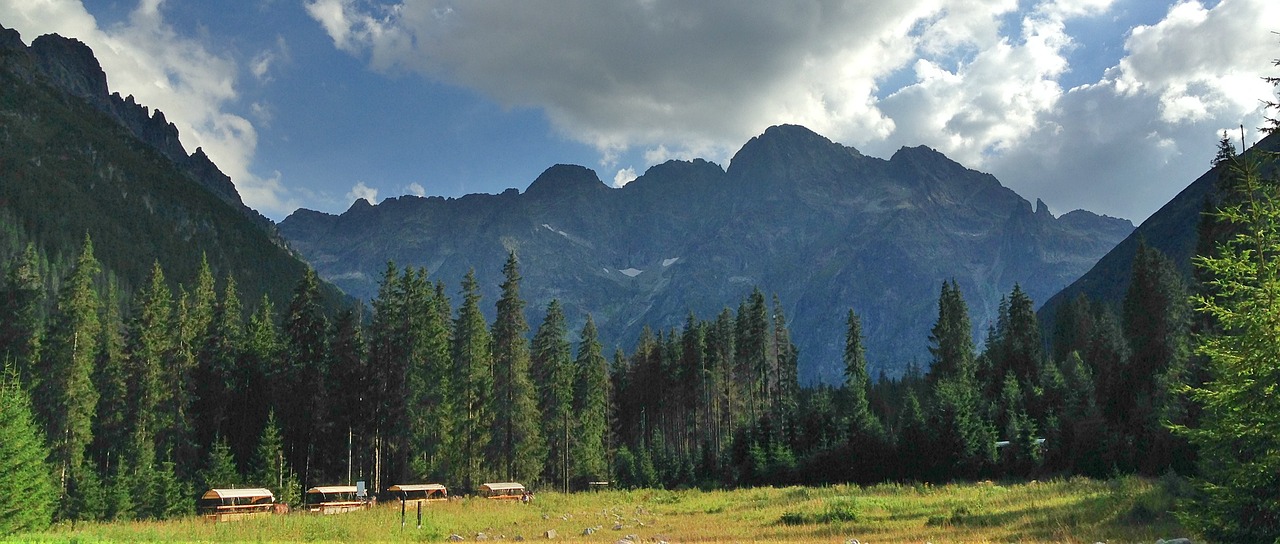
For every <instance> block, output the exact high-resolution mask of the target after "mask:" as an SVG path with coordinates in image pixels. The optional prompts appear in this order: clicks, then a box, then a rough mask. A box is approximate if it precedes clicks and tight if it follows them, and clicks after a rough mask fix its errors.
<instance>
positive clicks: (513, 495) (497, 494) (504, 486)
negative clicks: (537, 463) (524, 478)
mask: <svg viewBox="0 0 1280 544" xmlns="http://www.w3.org/2000/svg"><path fill="white" fill-rule="evenodd" d="M526 493H527V492H526V491H525V489H524V486H523V485H520V484H518V483H515V482H500V483H490V484H483V485H481V486H480V496H481V497H484V498H486V499H507V500H519V499H522V498H524V496H525V495H526Z"/></svg>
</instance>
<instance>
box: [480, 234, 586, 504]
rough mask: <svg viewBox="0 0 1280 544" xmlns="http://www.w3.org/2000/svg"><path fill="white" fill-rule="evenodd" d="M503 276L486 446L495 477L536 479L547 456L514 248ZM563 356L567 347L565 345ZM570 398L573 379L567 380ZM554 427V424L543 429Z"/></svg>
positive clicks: (496, 328)
mask: <svg viewBox="0 0 1280 544" xmlns="http://www.w3.org/2000/svg"><path fill="white" fill-rule="evenodd" d="M502 273H503V276H504V278H505V279H504V280H503V282H502V295H501V297H499V298H498V303H497V317H496V318H495V320H494V322H493V421H492V424H491V425H492V426H491V427H490V428H491V429H492V432H491V437H490V442H489V451H490V452H491V453H490V459H491V460H492V461H491V462H492V464H493V466H494V468H495V469H497V475H498V477H499V478H501V479H504V480H509V481H520V480H524V481H531V480H534V479H537V478H538V477H539V476H540V475H541V473H542V468H543V464H544V463H545V461H546V455H547V453H546V449H547V445H546V441H545V439H544V438H543V436H542V429H541V419H542V416H541V414H540V413H539V411H538V398H537V392H536V391H535V390H534V387H533V379H532V378H530V376H529V365H530V354H529V341H528V339H527V337H526V335H527V334H528V332H529V323H528V321H526V320H525V317H524V304H525V303H524V300H523V299H521V298H520V267H519V263H518V262H517V260H516V255H515V253H509V254H508V255H507V263H506V265H504V266H503V267H502ZM565 351H566V357H565V358H566V359H567V358H568V355H567V351H568V349H567V347H566V350H565ZM570 398H572V382H570ZM547 430H548V431H554V429H547Z"/></svg>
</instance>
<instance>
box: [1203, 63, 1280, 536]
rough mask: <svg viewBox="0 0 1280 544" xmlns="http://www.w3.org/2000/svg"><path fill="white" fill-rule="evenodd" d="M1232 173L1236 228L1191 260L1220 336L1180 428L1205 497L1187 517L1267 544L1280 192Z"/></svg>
mask: <svg viewBox="0 0 1280 544" xmlns="http://www.w3.org/2000/svg"><path fill="white" fill-rule="evenodd" d="M1278 82H1280V80H1278ZM1232 167H1233V168H1236V169H1237V171H1238V175H1237V176H1235V178H1236V180H1235V185H1234V186H1233V187H1231V188H1230V190H1232V191H1233V192H1234V193H1235V195H1236V196H1237V197H1238V198H1237V199H1236V200H1235V201H1234V202H1231V203H1227V204H1224V205H1223V206H1222V207H1220V208H1219V209H1218V210H1217V212H1216V213H1215V217H1216V218H1217V220H1218V221H1220V222H1224V223H1229V224H1232V225H1235V226H1238V227H1239V230H1238V231H1237V233H1236V234H1235V235H1233V236H1231V237H1230V238H1229V239H1228V240H1227V241H1225V242H1223V243H1221V244H1219V245H1218V248H1217V253H1216V255H1200V256H1197V257H1196V258H1195V264H1196V266H1197V267H1200V268H1204V269H1206V270H1208V271H1209V272H1210V274H1208V275H1209V276H1210V277H1212V278H1213V280H1212V281H1211V282H1210V284H1209V285H1208V287H1209V289H1208V293H1205V294H1197V295H1196V296H1195V298H1194V303H1195V306H1196V309H1197V311H1199V312H1201V313H1204V314H1208V315H1210V316H1212V318H1213V320H1214V321H1216V322H1217V323H1218V324H1219V325H1220V327H1221V329H1220V332H1218V333H1217V334H1206V335H1202V336H1200V337H1199V338H1198V346H1197V350H1198V351H1199V352H1200V353H1202V354H1203V355H1205V356H1206V357H1207V359H1208V364H1209V369H1208V370H1209V377H1210V378H1209V380H1208V382H1206V383H1205V384H1204V385H1203V386H1199V387H1196V388H1194V389H1193V390H1192V393H1191V394H1192V398H1193V399H1194V400H1195V402H1196V405H1197V406H1198V407H1200V408H1201V409H1202V410H1203V413H1202V415H1201V418H1200V420H1199V422H1198V423H1197V425H1196V427H1194V428H1192V429H1190V430H1187V429H1185V428H1182V429H1181V430H1183V431H1185V432H1186V433H1187V435H1188V436H1189V437H1190V439H1191V440H1192V441H1193V443H1194V444H1195V445H1196V446H1198V447H1199V448H1200V453H1201V454H1200V457H1199V468H1200V474H1201V477H1200V479H1199V480H1198V482H1197V483H1198V484H1199V488H1200V494H1198V495H1197V496H1196V497H1195V498H1194V500H1193V501H1191V503H1190V504H1189V505H1188V507H1187V508H1186V509H1185V510H1184V511H1183V512H1182V516H1183V517H1184V519H1185V520H1186V521H1187V522H1189V524H1190V525H1192V526H1193V527H1195V528H1196V529H1198V530H1199V531H1201V532H1202V533H1203V534H1204V535H1205V536H1206V537H1207V538H1209V539H1211V540H1215V541H1222V542H1270V541H1273V540H1275V539H1276V538H1277V535H1280V460H1278V458H1277V455H1276V452H1277V451H1280V435H1277V433H1276V432H1275V429H1278V428H1280V402H1278V397H1277V396H1276V395H1275V394H1274V391H1275V390H1276V389H1277V387H1280V336H1278V335H1277V334H1276V329H1277V326H1276V324H1277V322H1280V184H1278V183H1277V181H1276V180H1275V179H1274V178H1263V176H1262V174H1261V171H1262V170H1261V167H1260V166H1259V165H1258V164H1256V163H1255V162H1253V161H1252V160H1242V161H1238V163H1237V164H1235V165H1233V166H1232Z"/></svg>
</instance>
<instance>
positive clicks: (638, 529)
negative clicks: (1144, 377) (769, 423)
mask: <svg viewBox="0 0 1280 544" xmlns="http://www.w3.org/2000/svg"><path fill="white" fill-rule="evenodd" d="M1171 487H1173V486H1172V485H1171V484H1170V483H1168V482H1166V481H1163V480H1162V481H1154V480H1146V479H1140V478H1132V477H1126V478H1119V479H1115V480H1110V481H1097V480H1088V479H1079V478H1077V479H1070V480H1057V481H1050V482H1030V483H1019V484H1010V485H1001V484H998V483H988V482H984V483H976V484H957V485H945V486H930V485H893V484H889V485H879V486H874V487H867V488H860V487H857V486H832V487H820V488H806V487H788V488H756V489H745V490H736V491H698V490H686V491H659V490H640V491H605V492H597V493H579V494H570V495H564V494H559V493H538V494H537V498H536V499H535V500H534V501H533V502H532V503H531V504H528V505H523V504H520V503H519V502H495V501H487V500H484V499H476V498H467V499H461V500H451V501H449V502H447V503H433V504H430V505H428V506H424V507H423V526H422V527H421V528H419V527H417V517H416V511H415V510H414V509H413V508H410V509H409V510H408V512H407V516H406V522H407V523H406V524H405V525H404V526H403V527H402V526H401V524H400V519H401V518H400V508H399V506H398V503H397V504H394V505H391V504H383V505H380V506H378V507H376V508H375V509H373V510H371V511H366V512H355V513H349V514H342V515H335V516H314V515H302V514H292V515H287V516H273V517H267V518H259V519H254V520H246V521H241V522H229V523H213V522H207V521H203V520H201V519H198V518H188V519H183V520H176V521H167V522H154V523H137V522H135V523H107V524H79V525H77V526H76V527H74V528H72V527H70V526H57V527H54V528H53V529H52V530H50V531H49V532H47V533H41V534H33V535H19V537H18V539H19V540H34V541H78V542H104V541H224V542H225V541H249V542H271V541H290V542H296V541H378V542H383V541H392V542H441V541H447V540H448V538H449V536H450V535H453V534H457V535H461V536H462V537H464V538H465V539H466V541H467V542H471V541H476V540H478V538H477V534H478V533H484V538H488V539H490V540H491V541H496V540H503V541H508V542H509V541H513V540H516V539H517V537H522V538H523V539H524V540H526V541H534V540H546V539H547V531H555V537H554V539H555V540H558V541H572V542H610V543H612V542H617V541H619V540H622V539H624V538H628V537H632V538H634V539H635V541H636V542H637V544H638V543H639V542H658V541H668V542H672V543H676V542H752V541H755V542H846V541H848V540H849V539H857V540H859V541H860V542H862V543H880V542H917V543H920V542H934V543H942V542H1085V543H1092V542H1108V543H1117V542H1148V543H1150V542H1155V541H1156V540H1158V539H1160V538H1173V537H1181V536H1188V535H1187V534H1186V531H1184V530H1183V529H1182V528H1181V527H1180V526H1179V525H1178V523H1177V521H1176V520H1175V519H1174V518H1173V517H1172V516H1171V515H1170V514H1168V510H1169V509H1170V508H1171V507H1172V496H1173V494H1171V489H1170V488H1171ZM588 528H590V529H591V530H593V531H594V532H593V533H592V534H584V533H585V532H587V530H588Z"/></svg>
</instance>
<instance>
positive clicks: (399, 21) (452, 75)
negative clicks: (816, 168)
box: [306, 0, 1280, 219]
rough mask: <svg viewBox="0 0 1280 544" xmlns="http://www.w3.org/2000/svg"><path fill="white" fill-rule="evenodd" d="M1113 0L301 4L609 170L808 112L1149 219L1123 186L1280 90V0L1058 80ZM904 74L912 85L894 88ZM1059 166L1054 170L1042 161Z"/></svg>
mask: <svg viewBox="0 0 1280 544" xmlns="http://www.w3.org/2000/svg"><path fill="white" fill-rule="evenodd" d="M1116 2H1124V0H1041V1H1038V2H1030V3H1028V2H1018V1H1016V0H903V1H899V2H882V1H878V0H854V1H847V2H826V1H822V0H809V1H801V2H783V3H776V2H754V3H743V2H733V1H728V0H726V1H724V2H717V1H708V2H677V1H674V0H646V1H637V2H585V3H575V2H567V1H564V2H551V3H545V2H539V3H529V2H518V3H509V2H489V1H483V0H479V1H471V2H453V1H449V0H423V1H414V2H408V1H405V2H402V3H395V2H393V3H390V4H370V3H364V2H357V1H355V0H310V1H309V2H307V4H306V8H307V11H308V12H309V13H310V15H311V16H312V17H313V18H314V19H315V20H316V21H317V22H318V23H319V24H320V26H321V27H323V28H324V30H325V31H326V32H327V33H328V34H329V36H330V37H331V39H332V40H333V43H334V45H335V46H336V47H337V48H339V49H341V50H343V51H346V52H349V53H351V54H353V55H356V56H358V57H361V58H364V59H367V62H368V63H369V66H370V67H371V68H373V69H375V70H379V71H384V72H413V73H418V74H421V75H423V76H425V77H428V78H432V79H436V80H440V81H445V82H449V83H452V84H457V85H462V86H465V87H468V88H471V89H475V90H477V91H479V92H481V93H484V94H485V95H487V96H489V97H491V98H493V99H494V100H496V101H498V102H500V103H502V104H504V105H507V106H512V107H535V108H539V109H541V110H542V111H543V112H545V114H546V116H547V118H548V119H549V120H550V121H551V123H552V124H553V126H554V127H555V128H556V129H557V130H558V131H560V132H561V133H562V134H563V135H565V136H566V137H568V138H571V139H574V140H577V141H580V142H584V143H587V144H590V145H593V146H595V148H596V149H597V150H598V151H599V153H600V157H601V164H602V165H603V166H605V167H606V168H614V167H616V162H617V160H618V159H619V157H620V156H621V155H622V154H624V153H626V152H629V151H631V150H643V152H644V157H645V160H646V161H648V162H649V163H650V164H656V163H658V162H661V161H662V160H665V159H669V158H688V157H692V156H702V157H707V158H710V159H712V160H717V161H723V160H725V159H727V158H728V157H729V156H731V154H732V152H733V150H735V149H737V147H738V146H740V145H741V144H742V142H744V141H746V140H747V139H748V138H750V137H751V136H753V135H755V134H758V133H759V132H760V131H761V130H762V129H763V128H764V127H767V126H769V125H772V124H778V123H799V124H803V125H806V126H808V127H810V128H812V129H814V130H816V131H818V132H820V133H822V134H825V135H827V136H829V137H831V138H833V139H835V140H838V141H841V142H843V143H846V144H850V145H855V146H858V147H859V148H862V149H863V150H864V151H868V152H870V153H872V154H877V155H881V156H887V155H888V154H890V153H892V152H893V151H894V150H895V149H896V148H897V147H899V146H903V145H919V144H925V145H929V146H931V147H935V148H937V149H939V150H940V151H943V152H944V153H946V154H948V155H949V156H951V157H952V158H955V159H956V160H958V161H960V162H962V163H964V164H966V165H968V166H971V167H974V168H979V169H988V170H990V171H993V172H994V173H997V175H999V176H1001V179H1002V181H1004V182H1005V183H1006V184H1008V185H1010V186H1012V187H1014V188H1015V189H1016V190H1018V191H1019V192H1021V193H1022V194H1024V195H1026V196H1028V197H1035V196H1046V197H1052V198H1056V199H1058V200H1057V201H1056V202H1051V203H1052V204H1053V205H1055V207H1058V208H1060V209H1072V208H1075V207H1082V206H1085V205H1086V203H1087V202H1090V200H1089V198H1088V197H1084V196H1082V195H1084V194H1085V193H1086V192H1088V191H1095V190H1100V189H1103V188H1106V189H1107V191H1104V192H1109V193H1110V194H1111V195H1112V196H1111V197H1110V198H1103V197H1099V198H1098V199H1095V200H1103V202H1102V205H1100V206H1096V207H1094V208H1093V209H1096V210H1099V211H1103V212H1106V213H1111V214H1118V215H1128V216H1130V217H1134V218H1137V219H1141V218H1143V217H1145V215H1146V214H1149V213H1150V212H1151V211H1153V209H1154V208H1153V207H1152V206H1153V205H1158V204H1151V203H1147V204H1144V206H1145V207H1143V206H1127V205H1125V204H1124V202H1126V201H1127V200H1129V199H1128V196H1130V195H1133V196H1135V197H1136V196H1137V195H1139V194H1144V193H1147V192H1151V191H1155V193H1161V194H1162V193H1168V190H1167V188H1165V187H1167V186H1168V184H1170V183H1174V184H1178V183H1180V184H1185V183H1186V182H1187V181H1189V180H1190V179H1191V178H1192V177H1194V173H1198V172H1200V171H1202V170H1203V168H1202V166H1203V165H1201V164H1200V162H1198V161H1200V155H1199V154H1198V153H1192V150H1190V149H1187V148H1188V147H1189V146H1201V145H1203V146H1204V149H1205V153H1212V144H1213V140H1212V138H1213V137H1214V136H1213V132H1215V131H1216V130H1217V129H1218V128H1221V127H1222V126H1230V125H1231V124H1232V123H1235V120H1236V119H1242V118H1246V117H1248V116H1249V115H1254V114H1255V113H1256V107H1257V102H1258V99H1259V98H1262V97H1266V96H1268V94H1267V92H1268V89H1266V88H1265V85H1263V84H1261V83H1260V82H1259V81H1258V80H1257V74H1259V73H1260V71H1261V70H1263V69H1265V66H1260V64H1265V61H1266V59H1270V58H1272V57H1273V56H1274V53H1273V51H1274V45H1275V44H1274V43H1272V42H1274V36H1273V35H1272V34H1270V33H1269V32H1268V31H1269V30H1270V29H1267V28H1264V24H1266V23H1265V22H1266V21H1275V20H1280V15H1278V14H1277V13H1276V10H1277V9H1280V8H1278V7H1277V6H1276V5H1275V4H1276V3H1275V2H1274V1H1272V0H1221V1H1220V2H1218V3H1216V4H1214V5H1213V6H1212V7H1207V6H1206V5H1205V4H1203V3H1201V2H1198V1H1194V0H1180V1H1179V2H1178V3H1177V4H1175V5H1173V7H1172V8H1170V9H1169V11H1168V12H1167V14H1165V16H1164V17H1163V18H1162V20H1161V21H1160V22H1158V23H1157V24H1154V25H1151V26H1148V27H1138V28H1135V29H1133V30H1132V31H1131V32H1130V33H1129V34H1128V35H1127V37H1125V40H1126V42H1125V54H1124V58H1123V59H1122V60H1121V61H1120V62H1119V63H1118V64H1117V65H1116V66H1114V67H1112V68H1111V69H1110V70H1108V71H1107V72H1106V75H1105V77H1103V78H1102V79H1101V80H1099V81H1097V82H1095V83H1093V84H1091V85H1086V86H1082V87H1079V88H1076V89H1064V88H1063V87H1062V86H1061V84H1060V81H1061V80H1062V78H1063V76H1064V74H1067V73H1069V72H1070V70H1071V68H1072V67H1071V65H1070V61H1069V59H1070V58H1071V54H1072V52H1073V51H1074V50H1076V48H1078V47H1079V46H1080V44H1078V43H1077V42H1076V41H1075V38H1074V37H1073V36H1072V35H1070V33H1069V30H1068V29H1069V28H1072V27H1071V26H1070V23H1071V22H1072V21H1073V20H1074V19H1077V18H1085V17H1107V16H1114V14H1112V13H1110V12H1111V11H1112V10H1131V9H1135V6H1133V5H1129V4H1126V5H1125V6H1123V7H1117V6H1116V5H1114V4H1115V3H1116ZM1228 42H1229V43H1228ZM904 76H905V78H904ZM904 79H905V81H904ZM890 82H893V83H892V84H893V85H894V86H895V87H897V88H882V87H883V86H885V85H890V84H891V83H890ZM1147 114H1150V115H1151V116H1152V117H1151V118H1150V119H1148V118H1145V117H1138V116H1139V115H1147ZM1102 116H1106V117H1102ZM1201 132H1204V133H1206V134H1208V136H1206V137H1205V139H1206V141H1207V143H1202V142H1200V139H1201V138H1199V137H1198V136H1197V134H1200V133H1201ZM1108 146H1110V147H1108ZM1192 155H1195V158H1194V160H1191V159H1189V158H1188V157H1191V156H1192ZM1103 156H1110V157H1111V159H1113V162H1110V163H1106V162H1101V161H1099V160H1098V159H1097V157H1103ZM1180 161H1181V162H1180ZM1108 164H1109V165H1110V167H1111V168H1112V170H1111V171H1114V172H1118V173H1125V174H1124V175H1128V174H1133V175H1137V174H1138V173H1140V172H1144V171H1148V170H1151V169H1156V168H1163V170H1161V171H1160V172H1159V173H1160V174H1161V175H1163V174H1168V175H1169V176H1172V177H1173V178H1174V179H1172V180H1168V181H1160V180H1155V179H1154V178H1151V177H1150V176H1147V177H1145V178H1142V179H1137V180H1130V181H1128V182H1126V183H1125V184H1121V183H1119V179H1118V176H1120V175H1122V174H1115V175H1111V176H1106V175H1103V174H1104V173H1103V170H1104V169H1105V167H1106V165H1108ZM1050 166H1054V167H1057V168H1058V169H1059V170H1056V171H1047V172H1046V171H1039V170H1035V169H1034V168H1036V167H1050ZM1178 169H1183V170H1186V171H1179V170H1178ZM1188 172H1190V173H1188ZM1098 176H1101V177H1098ZM618 179H622V178H618ZM1051 179H1052V180H1056V181H1058V182H1064V184H1065V186H1066V187H1069V189H1061V188H1059V187H1060V186H1054V187H1050V186H1049V182H1048V181H1047V180H1051ZM1102 180H1105V181H1102ZM1103 184H1110V185H1111V187H1109V188H1108V187H1105V185H1103ZM1162 184H1163V185H1162ZM1169 196H1172V195H1171V194H1169ZM1161 202H1163V201H1161Z"/></svg>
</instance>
